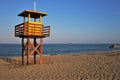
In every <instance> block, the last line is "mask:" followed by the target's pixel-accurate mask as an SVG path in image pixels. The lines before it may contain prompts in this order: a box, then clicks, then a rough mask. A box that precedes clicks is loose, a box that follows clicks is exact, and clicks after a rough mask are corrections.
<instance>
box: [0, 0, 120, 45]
mask: <svg viewBox="0 0 120 80" xmlns="http://www.w3.org/2000/svg"><path fill="white" fill-rule="evenodd" d="M33 2H34V0H1V2H0V43H11V44H12V43H21V39H19V38H16V37H14V26H15V25H17V24H20V23H22V22H23V18H21V17H18V16H17V15H18V14H19V13H20V12H22V11H23V10H26V9H30V10H31V9H33ZM36 2H37V11H41V12H47V13H48V16H46V17H44V18H43V23H44V25H50V26H51V36H50V38H46V39H44V43H81V44H88V43H120V37H119V36H120V0H36Z"/></svg>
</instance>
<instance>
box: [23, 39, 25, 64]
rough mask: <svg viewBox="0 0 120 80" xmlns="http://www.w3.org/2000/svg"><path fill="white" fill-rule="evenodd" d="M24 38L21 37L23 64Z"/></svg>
mask: <svg viewBox="0 0 120 80" xmlns="http://www.w3.org/2000/svg"><path fill="white" fill-rule="evenodd" d="M24 48H25V46H24V38H22V65H24Z"/></svg>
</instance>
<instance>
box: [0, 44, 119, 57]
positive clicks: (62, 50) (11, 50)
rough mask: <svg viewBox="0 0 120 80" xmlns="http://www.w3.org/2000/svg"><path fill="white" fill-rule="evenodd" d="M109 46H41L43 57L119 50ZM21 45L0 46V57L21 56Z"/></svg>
mask: <svg viewBox="0 0 120 80" xmlns="http://www.w3.org/2000/svg"><path fill="white" fill-rule="evenodd" d="M110 45H111V44H43V47H42V48H43V55H58V54H85V53H92V52H107V51H113V50H119V49H112V48H109V46H110ZM21 53H22V46H21V44H0V56H21Z"/></svg>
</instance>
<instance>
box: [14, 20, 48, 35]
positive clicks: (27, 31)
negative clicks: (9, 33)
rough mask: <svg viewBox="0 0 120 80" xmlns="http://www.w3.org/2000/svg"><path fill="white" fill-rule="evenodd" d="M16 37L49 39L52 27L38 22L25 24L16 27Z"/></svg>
mask: <svg viewBox="0 0 120 80" xmlns="http://www.w3.org/2000/svg"><path fill="white" fill-rule="evenodd" d="M15 36H16V37H28V36H29V37H49V36H50V26H45V27H44V26H43V25H42V24H40V23H36V22H25V23H21V24H19V25H16V26H15Z"/></svg>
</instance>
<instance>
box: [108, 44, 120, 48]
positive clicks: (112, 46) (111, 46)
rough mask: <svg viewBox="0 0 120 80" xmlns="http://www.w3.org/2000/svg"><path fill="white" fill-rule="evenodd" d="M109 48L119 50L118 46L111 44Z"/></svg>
mask: <svg viewBox="0 0 120 80" xmlns="http://www.w3.org/2000/svg"><path fill="white" fill-rule="evenodd" d="M109 48H120V46H119V45H117V44H112V45H110V46H109Z"/></svg>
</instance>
